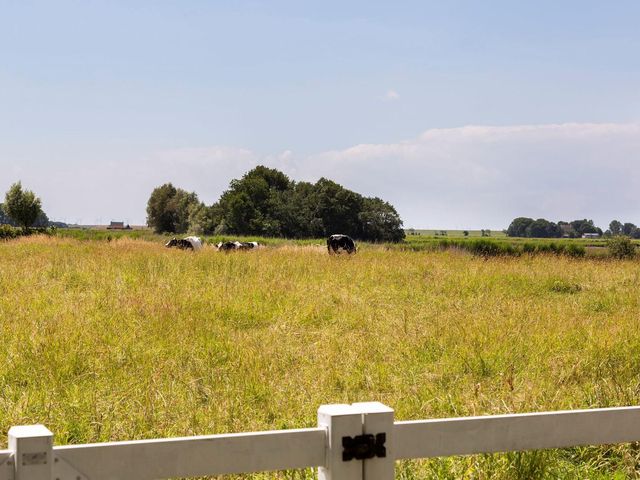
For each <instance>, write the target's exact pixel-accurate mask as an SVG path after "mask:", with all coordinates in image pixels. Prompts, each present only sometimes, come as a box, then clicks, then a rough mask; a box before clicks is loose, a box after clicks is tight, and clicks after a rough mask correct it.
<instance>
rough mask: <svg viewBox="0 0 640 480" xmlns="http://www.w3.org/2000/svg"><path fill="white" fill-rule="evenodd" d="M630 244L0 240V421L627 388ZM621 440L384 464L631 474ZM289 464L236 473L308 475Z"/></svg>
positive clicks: (250, 419)
mask: <svg viewBox="0 0 640 480" xmlns="http://www.w3.org/2000/svg"><path fill="white" fill-rule="evenodd" d="M638 267H639V264H638V262H637V261H602V260H598V259H589V258H582V259H572V258H569V257H564V256H560V257H558V256H553V255H539V256H521V257H496V258H488V259H487V258H482V257H475V256H472V255H469V254H467V253H465V252H461V251H457V250H448V251H439V250H433V251H421V252H413V251H401V250H387V249H385V248H384V247H375V246H368V247H367V248H363V249H362V250H361V251H360V252H359V253H358V254H357V255H355V256H350V257H348V256H339V257H331V256H329V255H327V254H326V249H325V248H323V247H322V246H320V247H315V246H313V245H293V244H289V243H283V244H281V245H275V246H272V247H271V248H265V249H263V250H260V251H254V252H249V253H233V254H222V253H218V252H216V251H215V250H214V249H205V250H204V251H202V252H198V253H192V252H183V251H177V250H170V249H165V248H163V247H162V243H161V242H160V241H155V239H154V241H153V242H149V241H145V240H135V239H131V238H126V237H125V238H119V239H113V238H112V240H111V241H110V242H106V241H103V242H95V241H79V240H77V239H72V238H51V237H49V238H45V237H29V238H23V239H18V240H12V241H7V242H0V268H1V269H2V272H1V275H0V319H1V320H0V335H1V336H2V342H3V343H2V345H3V348H2V349H0V386H1V389H0V392H1V393H0V435H2V438H1V439H0V440H1V441H2V442H6V432H7V431H8V429H9V427H10V426H12V425H19V424H29V423H36V422H38V423H43V424H45V425H46V426H47V427H49V428H50V429H51V430H52V431H53V432H54V433H55V434H56V443H58V444H61V443H62V444H64V443H84V442H100V441H106V440H128V439H141V438H155V437H168V436H177V435H179V436H182V435H198V434H210V433H223V432H238V431H252V430H265V429H282V428H296V427H309V426H314V425H315V417H316V410H317V408H318V406H319V405H320V404H323V403H343V402H344V403H350V402H356V401H373V400H378V401H381V402H384V403H386V404H388V405H390V406H391V407H393V408H394V409H395V411H396V417H397V419H399V420H410V419H424V418H434V417H450V416H465V415H484V414H498V413H509V412H528V411H543V410H557V409H573V408H592V407H608V406H619V405H637V404H639V403H640V398H639V397H640V389H639V387H638V385H639V380H638V379H639V378H640V360H639V359H640V335H639V334H638V319H639V318H640V297H639V296H638V289H639V288H640V269H639V268H638ZM639 465H640V452H639V449H638V446H637V445H635V444H633V445H619V446H610V447H586V448H575V449H567V450H549V451H543V452H528V453H523V454H509V455H505V454H498V455H475V456H469V457H456V458H447V459H434V460H424V461H414V462H401V463H399V464H398V470H397V471H398V477H399V478H403V479H414V478H416V479H418V478H419V479H422V478H474V479H475V478H504V479H511V478H549V479H552V478H572V479H573V478H575V479H582V478H603V479H604V478H635V477H637V476H638V469H639ZM310 475H311V473H310V472H309V471H303V472H295V473H294V472H288V473H279V474H264V475H254V476H253V477H251V478H310Z"/></svg>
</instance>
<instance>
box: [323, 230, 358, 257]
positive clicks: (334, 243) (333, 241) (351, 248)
mask: <svg viewBox="0 0 640 480" xmlns="http://www.w3.org/2000/svg"><path fill="white" fill-rule="evenodd" d="M327 250H328V251H329V255H333V254H334V253H340V252H342V251H344V252H347V253H349V254H351V253H356V242H354V241H353V239H352V238H351V237H350V236H349V235H342V234H335V235H331V236H330V237H329V238H327Z"/></svg>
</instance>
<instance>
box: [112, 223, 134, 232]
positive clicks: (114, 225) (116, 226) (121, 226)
mask: <svg viewBox="0 0 640 480" xmlns="http://www.w3.org/2000/svg"><path fill="white" fill-rule="evenodd" d="M107 230H131V226H130V225H125V224H124V222H111V223H110V224H109V226H108V227H107Z"/></svg>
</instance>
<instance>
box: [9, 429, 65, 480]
mask: <svg viewBox="0 0 640 480" xmlns="http://www.w3.org/2000/svg"><path fill="white" fill-rule="evenodd" d="M9 449H10V450H12V451H13V469H14V470H13V471H14V480H51V473H52V465H53V461H54V460H53V433H51V432H50V431H49V429H47V428H46V427H45V426H44V425H25V426H21V427H11V428H10V429H9Z"/></svg>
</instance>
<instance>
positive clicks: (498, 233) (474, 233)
mask: <svg viewBox="0 0 640 480" xmlns="http://www.w3.org/2000/svg"><path fill="white" fill-rule="evenodd" d="M466 231H467V232H469V235H468V236H469V237H482V231H481V230H466ZM489 231H490V232H491V233H490V235H489V238H504V237H506V236H507V235H506V233H504V232H503V231H502V230H489ZM405 232H406V234H407V236H408V237H413V236H426V237H442V236H445V237H453V238H464V237H465V234H464V232H465V230H424V229H415V228H408V229H405ZM442 232H445V233H446V235H442ZM414 234H415V235H414Z"/></svg>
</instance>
